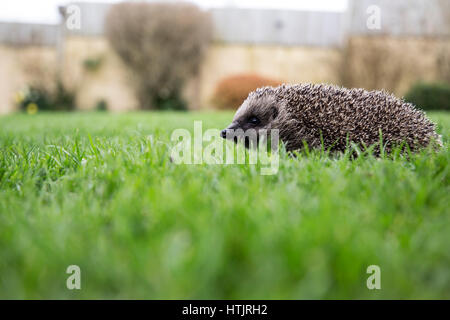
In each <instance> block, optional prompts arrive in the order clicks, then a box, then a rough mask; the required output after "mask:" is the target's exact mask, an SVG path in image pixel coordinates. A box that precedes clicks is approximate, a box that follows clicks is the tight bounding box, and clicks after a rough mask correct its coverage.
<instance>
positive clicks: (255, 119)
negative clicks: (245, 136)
mask: <svg viewBox="0 0 450 320" xmlns="http://www.w3.org/2000/svg"><path fill="white" fill-rule="evenodd" d="M247 122H248V123H251V124H254V125H256V124H259V123H260V122H261V121H259V119H258V118H257V117H255V116H251V117H250V118H248V120H247Z"/></svg>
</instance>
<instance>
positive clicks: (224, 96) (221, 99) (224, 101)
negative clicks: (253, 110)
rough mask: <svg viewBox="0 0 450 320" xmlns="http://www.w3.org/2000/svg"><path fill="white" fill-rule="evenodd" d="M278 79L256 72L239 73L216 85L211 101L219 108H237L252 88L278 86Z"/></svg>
mask: <svg viewBox="0 0 450 320" xmlns="http://www.w3.org/2000/svg"><path fill="white" fill-rule="evenodd" d="M280 84H281V82H280V81H276V80H273V79H269V78H265V77H262V76H259V75H256V74H241V75H235V76H231V77H228V78H225V79H223V80H222V81H220V82H219V84H218V85H217V88H216V91H215V93H214V96H213V99H212V102H213V104H214V106H215V107H217V108H219V109H237V108H238V107H239V106H240V105H241V103H242V102H243V101H244V100H245V99H246V98H247V96H248V94H249V93H250V92H252V91H253V90H255V89H257V88H259V87H264V86H273V87H276V86H279V85H280Z"/></svg>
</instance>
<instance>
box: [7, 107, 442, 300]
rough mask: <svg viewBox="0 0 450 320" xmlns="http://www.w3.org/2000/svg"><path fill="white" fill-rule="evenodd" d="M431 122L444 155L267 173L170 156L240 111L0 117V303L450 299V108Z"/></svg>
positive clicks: (294, 161)
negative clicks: (178, 138)
mask: <svg viewBox="0 0 450 320" xmlns="http://www.w3.org/2000/svg"><path fill="white" fill-rule="evenodd" d="M430 115H431V117H432V118H433V119H434V120H435V121H437V122H438V124H439V131H440V133H441V134H443V137H444V145H445V147H444V148H443V149H442V150H441V151H440V152H438V153H434V154H432V153H430V152H423V153H421V154H418V155H414V156H412V157H411V159H410V160H405V159H402V158H397V159H394V160H389V159H385V158H383V159H374V158H372V157H361V158H358V159H357V160H354V161H350V160H348V159H347V158H346V157H343V156H342V157H338V158H332V157H326V156H323V155H321V154H320V153H312V154H310V155H309V156H306V155H300V156H299V157H298V158H292V157H289V156H287V155H285V154H282V156H281V160H280V168H279V172H278V173H277V174H276V175H271V176H263V175H260V173H259V170H258V168H256V167H255V166H251V165H228V166H224V165H206V164H203V165H176V164H174V163H172V162H171V161H170V160H169V155H170V147H171V146H172V145H173V143H172V142H170V134H171V132H172V130H174V129H176V128H187V129H189V130H191V131H192V130H193V121H194V120H203V128H204V129H206V128H223V127H225V125H226V124H228V122H229V121H230V119H231V116H232V114H231V113H130V114H123V115H118V114H108V113H75V114H38V115H35V116H28V115H25V114H15V115H9V116H4V117H1V118H0V148H1V153H0V298H7V299H10V298H39V299H60V298H64V299H80V298H96V299H97V298H124V299H129V298H149V299H174V298H176V299H184V298H193V299H197V298H199V299H215V298H225V299H228V298H230V299H242V298H251V299H253V298H256V299H259V298H261V299H262V298H267V299H304V298H312V299H316V298H325V299H331V298H337V299H341V298H344V299H346V298H358V299H362V298H368V299H379V298H388V299H390V298H400V299H404V298H426V299H427V298H447V299H449V298H450V248H449V245H450V214H449V207H450V203H449V194H450V188H449V180H450V179H449V175H450V174H449V158H450V152H449V148H448V144H449V138H450V114H449V113H430ZM73 264H75V265H78V266H80V268H81V286H82V288H81V290H72V291H71V290H68V289H67V288H66V279H67V277H68V275H67V274H66V268H67V267H68V266H69V265H73ZM369 265H379V266H380V267H381V290H368V289H367V287H366V280H367V277H368V276H369V275H368V274H366V268H367V267H368V266H369Z"/></svg>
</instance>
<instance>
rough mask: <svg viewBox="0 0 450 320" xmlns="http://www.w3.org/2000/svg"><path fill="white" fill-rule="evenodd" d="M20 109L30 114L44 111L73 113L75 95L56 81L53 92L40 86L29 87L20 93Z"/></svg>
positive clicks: (18, 103) (18, 98) (18, 102)
mask: <svg viewBox="0 0 450 320" xmlns="http://www.w3.org/2000/svg"><path fill="white" fill-rule="evenodd" d="M17 105H18V107H19V108H20V109H21V110H23V111H27V112H29V113H35V112H37V111H38V110H43V111H71V110H73V109H75V94H74V93H73V92H71V91H69V90H67V88H66V87H65V86H64V84H63V83H62V82H61V81H56V86H55V87H54V89H53V90H51V89H49V88H47V87H45V86H39V85H29V86H28V87H26V88H25V89H24V90H22V91H20V92H19V93H18V97H17Z"/></svg>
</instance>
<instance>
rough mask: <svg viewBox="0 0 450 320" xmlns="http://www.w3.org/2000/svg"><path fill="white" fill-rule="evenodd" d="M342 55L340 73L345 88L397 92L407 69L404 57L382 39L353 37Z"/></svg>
mask: <svg viewBox="0 0 450 320" xmlns="http://www.w3.org/2000/svg"><path fill="white" fill-rule="evenodd" d="M342 57H343V58H342V64H341V67H340V72H339V74H340V78H341V83H342V84H343V85H344V86H346V87H363V88H365V89H369V90H371V89H386V90H389V91H392V92H395V91H397V90H398V84H399V83H400V80H401V79H402V78H403V77H404V76H405V73H406V72H407V68H405V64H404V62H403V61H402V60H401V56H399V54H398V53H397V52H396V51H395V48H392V47H391V46H390V44H389V43H388V42H386V41H382V38H375V37H372V38H371V37H368V38H367V39H364V40H362V41H361V39H353V38H350V39H349V40H348V42H347V45H346V46H345V48H344V49H343V55H342Z"/></svg>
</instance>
